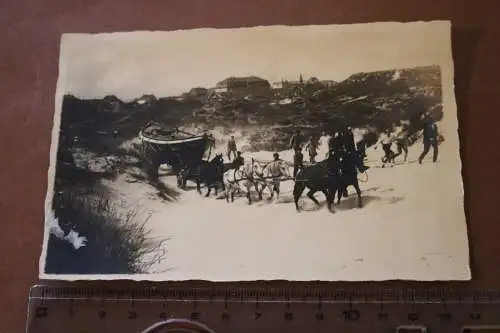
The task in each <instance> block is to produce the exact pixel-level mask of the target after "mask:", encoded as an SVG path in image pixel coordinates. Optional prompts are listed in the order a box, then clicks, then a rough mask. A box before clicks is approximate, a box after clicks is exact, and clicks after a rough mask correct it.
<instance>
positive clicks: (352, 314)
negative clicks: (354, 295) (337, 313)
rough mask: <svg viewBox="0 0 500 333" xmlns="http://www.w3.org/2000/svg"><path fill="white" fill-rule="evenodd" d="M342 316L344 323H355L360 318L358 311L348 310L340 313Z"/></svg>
mask: <svg viewBox="0 0 500 333" xmlns="http://www.w3.org/2000/svg"><path fill="white" fill-rule="evenodd" d="M342 315H343V316H344V319H345V320H346V321H356V320H358V319H359V317H360V313H359V311H358V310H354V309H350V310H347V311H344V312H342Z"/></svg>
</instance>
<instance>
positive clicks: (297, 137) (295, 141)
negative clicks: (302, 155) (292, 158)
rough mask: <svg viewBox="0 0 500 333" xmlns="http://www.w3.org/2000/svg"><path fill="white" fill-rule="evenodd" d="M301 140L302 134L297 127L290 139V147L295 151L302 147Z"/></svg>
mask: <svg viewBox="0 0 500 333" xmlns="http://www.w3.org/2000/svg"><path fill="white" fill-rule="evenodd" d="M302 140H303V138H302V135H301V133H300V130H299V129H298V130H296V131H295V134H294V135H293V136H292V138H291V139H290V149H293V150H295V151H297V150H300V149H302Z"/></svg>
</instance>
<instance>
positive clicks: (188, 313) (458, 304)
mask: <svg viewBox="0 0 500 333" xmlns="http://www.w3.org/2000/svg"><path fill="white" fill-rule="evenodd" d="M29 300H30V304H29V309H30V311H29V318H28V333H46V332H52V331H54V330H58V328H63V327H64V331H67V332H72V331H71V327H74V326H75V325H76V326H78V327H80V328H82V327H87V326H88V327H89V330H84V329H80V330H78V331H75V332H92V333H100V332H113V330H110V328H109V327H110V325H111V326H117V327H119V326H120V325H122V326H121V328H120V330H119V331H120V332H124V333H128V332H131V333H132V332H137V333H140V332H143V331H144V330H145V329H146V328H147V327H149V326H151V325H153V324H155V323H156V322H158V321H160V320H167V319H170V320H172V319H174V318H178V319H190V320H194V321H200V322H201V323H202V324H206V325H208V326H207V327H209V328H210V329H213V330H214V331H215V332H217V333H225V332H228V333H229V332H260V333H267V332H275V331H281V330H283V331H287V332H291V333H295V332H303V331H308V329H307V327H309V328H310V329H311V332H313V331H314V332H331V331H332V330H335V329H341V330H344V331H351V329H352V328H353V326H345V325H347V324H349V323H352V324H356V325H357V326H356V327H357V328H358V329H360V328H362V327H364V326H366V327H368V326H369V327H371V331H372V332H378V331H380V332H390V331H393V332H401V333H404V332H410V331H411V332H413V331H419V332H427V331H429V332H430V333H432V332H434V331H436V332H437V331H439V332H452V331H453V332H457V333H458V332H464V333H468V332H469V333H472V331H475V333H479V331H480V332H489V333H493V332H497V331H498V332H500V328H499V326H496V325H500V292H497V291H477V292H476V291H474V292H470V291H401V292H399V291H382V292H377V291H366V292H365V291H352V292H351V291H324V290H311V288H305V291H304V292H301V291H300V289H295V290H279V289H265V288H264V289H263V288H255V289H252V288H245V289H237V288H230V289H227V288H198V289H183V288H182V287H178V288H165V289H161V288H144V289H130V288H123V289H120V288H114V289H107V288H79V287H47V286H35V287H34V288H32V290H31V291H30V299H29ZM49 313H50V315H49ZM49 318H50V319H49ZM235 320H236V321H239V326H238V324H236V325H235V324H234V321H235ZM290 323H293V325H291V324H290ZM352 324H351V325H352ZM160 326H161V325H160ZM90 327H91V328H90ZM313 328H314V329H313ZM428 328H429V329H428ZM436 329H437V330H436ZM356 331H357V330H356ZM359 331H363V330H359ZM117 332H118V331H117ZM148 332H149V331H148ZM151 332H152V331H151Z"/></svg>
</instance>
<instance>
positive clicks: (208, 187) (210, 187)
mask: <svg viewBox="0 0 500 333" xmlns="http://www.w3.org/2000/svg"><path fill="white" fill-rule="evenodd" d="M207 189H208V190H207V194H205V198H208V197H209V196H210V193H211V192H212V184H210V183H207Z"/></svg>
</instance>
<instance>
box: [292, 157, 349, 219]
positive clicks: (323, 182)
mask: <svg viewBox="0 0 500 333" xmlns="http://www.w3.org/2000/svg"><path fill="white" fill-rule="evenodd" d="M339 168H340V165H339V162H338V160H337V159H336V158H335V157H333V156H332V157H328V159H326V160H323V161H321V162H318V163H316V164H313V165H310V166H306V167H304V168H302V169H301V170H299V172H298V173H297V175H296V176H295V185H294V187H293V199H294V201H295V208H296V209H297V212H300V208H299V199H300V197H301V196H302V193H303V192H304V190H305V189H306V187H307V188H309V192H307V196H308V197H309V198H310V199H311V200H312V201H314V203H315V204H316V205H318V206H319V202H318V200H317V199H316V198H315V197H314V194H315V193H316V192H318V191H321V192H323V194H324V195H325V196H326V201H327V203H328V209H329V210H330V211H331V212H332V213H333V202H334V199H335V193H336V192H337V190H338V189H339Z"/></svg>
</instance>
